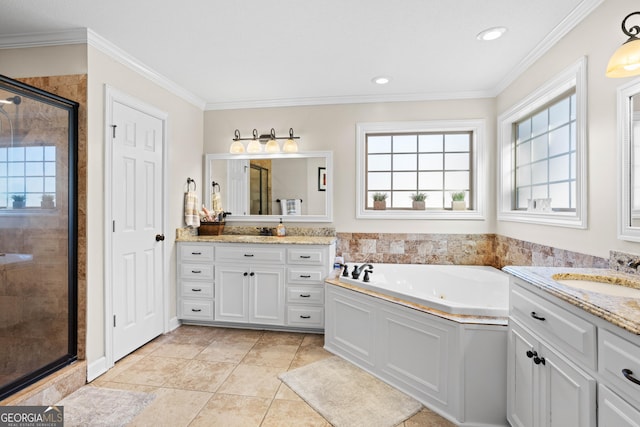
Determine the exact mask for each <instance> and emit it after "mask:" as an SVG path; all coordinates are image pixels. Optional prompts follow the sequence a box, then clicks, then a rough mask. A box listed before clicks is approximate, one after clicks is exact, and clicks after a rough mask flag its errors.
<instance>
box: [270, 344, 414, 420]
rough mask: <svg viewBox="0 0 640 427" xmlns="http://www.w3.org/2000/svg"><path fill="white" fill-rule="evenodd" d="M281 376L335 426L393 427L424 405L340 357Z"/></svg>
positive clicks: (280, 376)
mask: <svg viewBox="0 0 640 427" xmlns="http://www.w3.org/2000/svg"><path fill="white" fill-rule="evenodd" d="M279 378H280V379H281V380H282V381H283V382H284V383H285V384H287V385H288V386H289V388H291V390H293V391H294V392H296V394H298V395H299V396H300V397H301V398H302V399H303V400H304V401H305V402H307V403H308V404H309V405H310V406H311V407H312V408H313V409H315V410H316V411H317V412H318V413H320V415H322V416H323V417H324V418H325V419H326V420H327V421H329V422H330V423H331V424H332V425H333V426H335V427H359V426H362V427H374V426H375V427H392V426H396V425H398V424H400V423H401V422H403V421H405V420H406V419H407V418H409V417H411V416H412V415H415V414H416V413H417V412H418V411H419V410H420V409H421V408H422V404H420V402H418V401H417V400H415V399H413V398H412V397H409V396H407V395H406V394H404V393H402V392H401V391H398V390H396V389H395V388H393V387H391V386H390V385H388V384H385V383H384V382H382V381H380V380H379V379H377V378H376V377H374V376H373V375H371V374H369V373H368V372H365V371H363V370H362V369H360V368H358V367H356V366H355V365H353V364H351V363H349V362H347V361H346V360H344V359H342V358H340V357H337V356H332V357H329V358H327V359H322V360H320V361H318V362H314V363H311V364H310V365H306V366H303V367H301V368H298V369H294V370H293V371H289V372H285V373H282V374H280V375H279Z"/></svg>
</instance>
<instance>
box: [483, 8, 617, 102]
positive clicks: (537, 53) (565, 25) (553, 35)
mask: <svg viewBox="0 0 640 427" xmlns="http://www.w3.org/2000/svg"><path fill="white" fill-rule="evenodd" d="M603 2H604V0H584V1H583V2H581V3H580V4H579V5H578V6H577V7H576V8H575V9H573V10H572V11H571V13H569V15H567V16H566V17H565V18H564V19H563V20H562V21H561V22H560V23H559V24H558V25H556V27H555V28H554V29H553V30H551V32H550V33H549V34H547V36H546V37H545V38H544V39H542V41H541V42H540V43H538V45H537V46H536V47H535V48H534V49H533V50H532V51H531V52H530V53H529V54H528V55H527V56H526V57H525V58H524V59H523V60H522V61H520V62H519V63H518V64H517V65H516V66H515V67H514V68H512V69H511V71H510V72H509V73H507V75H506V76H505V78H504V79H502V80H501V81H500V82H499V83H498V84H497V85H496V86H495V87H494V89H493V90H492V91H491V92H492V93H493V96H498V95H499V94H500V93H501V92H502V91H504V90H505V89H506V88H507V87H508V86H509V85H510V84H511V83H513V82H514V81H515V80H516V79H517V78H518V77H520V76H521V75H522V74H524V72H525V71H526V70H528V69H529V68H530V67H531V66H532V65H533V64H534V63H535V62H536V61H537V60H538V59H540V58H541V57H542V56H543V55H544V54H545V53H547V52H548V51H549V50H550V49H551V48H552V47H553V46H555V45H556V43H558V42H559V41H560V40H561V39H562V38H563V37H564V36H566V35H567V34H568V33H569V32H571V31H572V30H573V29H574V28H575V27H576V26H577V25H578V24H579V23H580V22H582V20H583V19H584V18H586V17H587V16H588V15H589V14H591V12H593V11H594V10H595V9H596V8H597V7H598V6H600V5H601V4H602V3H603Z"/></svg>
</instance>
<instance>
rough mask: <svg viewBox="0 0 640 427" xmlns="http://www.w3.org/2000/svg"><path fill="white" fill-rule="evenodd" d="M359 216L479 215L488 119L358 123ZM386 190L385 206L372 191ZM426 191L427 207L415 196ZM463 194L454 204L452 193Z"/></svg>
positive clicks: (425, 216) (469, 216)
mask: <svg viewBox="0 0 640 427" xmlns="http://www.w3.org/2000/svg"><path fill="white" fill-rule="evenodd" d="M357 128H358V145H357V147H358V172H357V173H358V181H357V182H358V190H357V194H358V201H357V206H358V207H357V216H358V218H380V217H385V218H421V219H425V218H438V219H442V218H447V217H450V218H470V219H481V218H482V211H481V209H480V208H481V206H482V203H479V200H481V198H480V197H479V194H480V193H481V192H482V191H481V190H482V187H483V183H484V182H483V178H479V176H483V170H484V169H483V168H479V167H478V165H479V164H480V165H481V163H480V162H479V158H481V157H482V150H484V148H483V145H482V141H483V138H484V122H483V121H482V120H469V121H440V122H406V123H361V124H358V126H357ZM375 193H384V194H386V196H387V199H386V208H385V209H384V210H378V209H374V203H373V202H374V200H373V195H374V194H375ZM415 193H424V194H426V196H427V198H426V200H425V210H414V209H413V208H412V198H411V196H412V195H413V194H415ZM453 193H463V194H464V195H465V202H464V203H465V207H466V209H464V210H456V211H453V210H452V204H451V201H452V194H453Z"/></svg>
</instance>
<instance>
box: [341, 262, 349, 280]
mask: <svg viewBox="0 0 640 427" xmlns="http://www.w3.org/2000/svg"><path fill="white" fill-rule="evenodd" d="M340 267H344V270H343V271H342V277H349V266H348V265H347V264H340Z"/></svg>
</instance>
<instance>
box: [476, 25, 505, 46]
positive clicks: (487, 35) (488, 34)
mask: <svg viewBox="0 0 640 427" xmlns="http://www.w3.org/2000/svg"><path fill="white" fill-rule="evenodd" d="M506 32H507V29H506V28H505V27H493V28H487V29H486V30H484V31H481V32H480V33H478V35H477V36H476V38H477V39H478V40H482V41H485V42H487V41H491V40H496V39H499V38H500V37H502V36H503V35H504V33H506Z"/></svg>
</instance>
